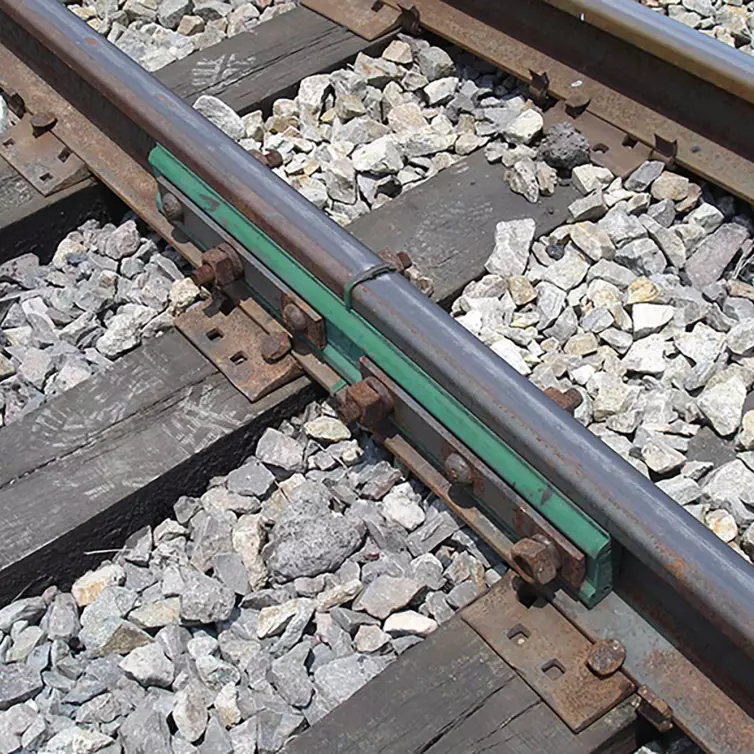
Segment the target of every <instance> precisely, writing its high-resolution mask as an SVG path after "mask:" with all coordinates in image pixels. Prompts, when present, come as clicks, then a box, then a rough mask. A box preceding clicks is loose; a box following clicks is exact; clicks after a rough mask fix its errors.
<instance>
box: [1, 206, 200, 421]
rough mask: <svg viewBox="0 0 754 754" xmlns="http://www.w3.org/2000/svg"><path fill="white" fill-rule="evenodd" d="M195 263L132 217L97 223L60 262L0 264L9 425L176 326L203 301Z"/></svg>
mask: <svg viewBox="0 0 754 754" xmlns="http://www.w3.org/2000/svg"><path fill="white" fill-rule="evenodd" d="M186 269H187V266H186V265H185V263H184V262H183V261H182V259H181V258H180V257H179V256H178V255H177V254H176V253H175V252H174V251H173V250H171V249H166V248H165V245H164V243H163V242H162V241H161V240H159V239H158V237H157V236H156V235H155V234H152V233H147V234H146V235H142V234H141V233H140V232H139V229H138V227H137V224H136V223H135V222H134V220H133V219H128V218H126V219H125V220H124V221H123V222H122V223H121V224H120V225H119V226H117V227H116V226H114V225H106V226H104V227H100V226H99V224H98V223H97V222H96V221H88V222H86V223H84V225H83V226H82V227H81V228H80V229H79V230H78V231H74V232H72V233H70V234H69V235H68V236H67V237H66V238H64V239H63V241H61V243H60V245H59V246H58V249H57V251H56V253H55V256H54V258H53V260H52V262H51V263H50V264H49V265H40V264H39V260H38V259H37V258H36V257H35V256H34V255H32V254H28V255H25V256H23V257H18V258H17V259H14V260H11V261H10V262H6V263H4V264H2V265H0V426H2V425H3V424H4V423H5V424H10V423H11V422H13V421H15V420H17V419H18V418H20V417H21V416H23V415H25V414H26V413H27V412H28V411H31V410H32V409H34V408H37V407H38V406H40V405H41V404H42V403H44V402H45V401H46V400H47V399H48V398H50V397H53V396H55V395H59V394H60V393H62V392H64V391H66V390H68V389H70V388H72V387H74V386H75V385H78V384H79V383H81V382H83V381H84V380H86V379H88V378H89V377H91V376H92V375H94V374H97V373H98V372H100V371H101V370H103V369H106V368H107V367H108V366H109V365H110V364H111V363H112V362H113V361H114V360H115V359H118V358H120V357H121V356H122V355H123V354H125V353H127V352H128V351H130V350H132V349H134V348H136V347H137V346H139V345H140V344H141V343H142V342H143V341H144V340H147V339H149V338H152V337H156V336H157V335H159V334H160V333H161V332H163V331H165V330H166V329H168V328H170V327H172V321H173V315H174V314H177V313H180V312H181V311H183V310H184V309H185V308H187V307H188V306H190V305H191V304H193V303H194V302H195V301H196V300H197V298H198V297H199V296H200V292H199V290H198V289H197V288H196V286H195V285H194V284H193V283H192V282H191V281H190V280H189V279H188V278H186V277H185V271H186Z"/></svg>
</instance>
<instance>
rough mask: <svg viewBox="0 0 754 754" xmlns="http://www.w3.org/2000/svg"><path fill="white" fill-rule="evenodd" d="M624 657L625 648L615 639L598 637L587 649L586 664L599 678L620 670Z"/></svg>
mask: <svg viewBox="0 0 754 754" xmlns="http://www.w3.org/2000/svg"><path fill="white" fill-rule="evenodd" d="M625 659H626V648H625V647H624V646H623V645H622V644H621V643H620V642H619V641H618V640H617V639H600V641H598V642H595V644H593V645H592V647H591V649H590V650H589V654H588V655H587V658H586V664H587V667H588V668H589V670H591V671H592V673H594V674H595V675H596V676H599V677H600V678H607V677H608V676H611V675H612V674H613V673H616V672H617V671H618V670H620V668H621V666H622V665H623V661H624V660H625Z"/></svg>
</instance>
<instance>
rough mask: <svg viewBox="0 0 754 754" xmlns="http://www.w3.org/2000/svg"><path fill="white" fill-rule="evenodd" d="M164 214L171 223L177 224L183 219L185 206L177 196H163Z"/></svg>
mask: <svg viewBox="0 0 754 754" xmlns="http://www.w3.org/2000/svg"><path fill="white" fill-rule="evenodd" d="M162 214H163V216H164V217H165V219H166V220H167V221H168V222H171V223H177V222H178V221H179V220H181V219H182V218H183V206H182V205H181V203H180V202H179V201H178V198H177V197H176V196H175V194H170V193H167V194H163V195H162Z"/></svg>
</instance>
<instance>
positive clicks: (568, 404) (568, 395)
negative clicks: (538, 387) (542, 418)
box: [545, 387, 584, 416]
mask: <svg viewBox="0 0 754 754" xmlns="http://www.w3.org/2000/svg"><path fill="white" fill-rule="evenodd" d="M545 395H546V396H547V397H548V398H549V399H550V400H551V401H555V403H557V404H558V406H560V408H562V409H563V411H566V412H568V413H569V414H570V415H571V416H573V413H574V411H575V410H576V409H577V408H578V407H579V406H580V405H581V403H582V401H583V400H584V399H583V397H582V396H581V393H580V392H579V391H578V390H576V388H573V387H572V388H571V389H570V390H558V388H556V387H548V388H547V389H546V390H545Z"/></svg>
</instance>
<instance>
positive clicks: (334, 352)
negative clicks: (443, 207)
mask: <svg viewBox="0 0 754 754" xmlns="http://www.w3.org/2000/svg"><path fill="white" fill-rule="evenodd" d="M149 159H150V163H151V165H152V167H153V169H154V170H155V172H156V173H157V174H159V175H162V176H164V178H165V179H166V180H168V181H170V182H171V183H172V184H173V185H174V186H176V188H178V189H179V190H180V191H182V192H183V193H184V194H185V195H186V196H188V197H190V198H191V200H192V201H193V202H194V203H195V204H196V205H197V207H199V208H200V209H201V210H202V211H203V212H204V213H206V214H207V215H208V216H209V217H211V218H212V219H213V220H214V221H215V222H217V223H218V224H219V225H220V226H221V227H223V228H224V229H225V230H226V231H227V232H228V233H229V234H230V235H231V236H233V238H235V239H236V240H237V241H238V242H239V243H240V244H241V245H242V246H243V247H244V248H245V249H246V250H247V251H248V252H249V253H250V254H251V255H253V256H254V257H255V258H256V259H257V260H258V261H259V262H261V263H262V264H264V265H265V266H266V267H267V268H268V269H269V270H270V271H271V272H272V273H274V274H275V275H277V276H278V277H279V278H280V279H281V280H283V281H285V283H286V284H287V285H289V286H290V287H291V288H292V289H293V290H294V291H296V293H297V294H298V295H299V296H301V297H302V298H303V299H304V300H305V301H306V302H307V303H308V304H309V305H310V306H311V307H312V308H313V309H315V310H316V311H317V312H319V314H320V315H321V316H322V317H324V319H325V321H326V322H327V339H328V345H327V347H326V348H325V349H324V350H323V351H322V352H321V356H322V357H323V359H324V360H325V361H326V362H327V363H328V364H329V365H330V366H331V367H332V368H333V369H335V371H337V372H338V373H339V374H340V375H341V376H342V377H343V378H344V379H346V380H348V381H349V382H355V381H357V380H359V379H361V375H360V372H359V367H358V359H359V357H360V356H361V355H362V354H365V355H367V356H368V357H369V358H370V359H372V361H374V362H375V363H376V364H377V365H378V366H379V367H380V368H381V369H382V370H383V371H384V372H386V373H387V374H388V375H389V376H390V377H391V378H392V379H393V380H395V382H396V383H398V384H399V385H400V386H401V387H402V388H403V389H404V390H405V391H406V392H407V393H409V394H410V395H411V396H412V397H413V398H414V399H415V400H416V401H417V402H419V403H420V404H421V405H422V406H423V407H424V408H425V410H427V411H429V413H431V414H432V415H433V416H434V417H435V418H436V419H437V420H438V421H439V422H440V423H441V424H443V425H444V426H445V427H446V428H447V429H448V430H449V431H451V432H452V433H453V434H454V435H455V436H456V437H457V438H458V439H459V440H460V441H461V442H463V443H464V444H465V445H466V446H467V447H468V448H469V449H470V450H472V451H473V452H474V453H476V454H477V455H478V456H479V457H480V458H481V459H483V460H484V462H485V463H487V464H488V465H489V466H490V467H491V468H492V469H493V470H494V471H495V472H496V473H498V474H499V475H500V476H501V478H503V479H505V481H506V482H508V484H510V485H511V486H512V487H513V488H514V489H515V490H516V491H517V492H518V494H520V495H521V496H522V497H523V498H524V499H525V500H527V501H528V502H529V503H530V504H531V505H532V506H533V507H535V508H536V509H537V510H538V511H539V512H540V513H541V514H542V515H543V516H545V518H547V519H548V520H549V521H550V523H552V524H553V525H554V526H555V527H556V528H557V529H558V530H559V531H560V532H562V533H563V534H564V535H565V536H567V537H568V538H569V539H570V540H571V541H572V542H573V543H574V545H575V546H576V547H578V548H579V549H580V550H581V551H582V552H583V553H584V554H585V556H586V558H587V575H586V580H585V582H584V584H583V585H582V588H581V590H580V592H579V597H580V598H581V600H582V601H583V602H584V603H585V604H587V605H588V606H591V605H594V604H596V603H597V602H598V601H599V600H600V599H602V597H604V596H605V595H606V594H607V593H608V592H609V591H610V590H611V588H612V568H613V564H612V561H611V539H610V536H609V535H608V534H607V532H605V530H604V529H602V527H600V526H598V525H597V524H596V523H595V522H594V521H592V520H591V519H590V518H589V517H588V516H587V515H586V514H585V513H584V512H583V511H582V510H581V509H580V508H579V507H578V506H577V505H574V504H573V503H572V502H571V501H570V500H568V498H566V497H565V496H563V495H562V494H561V493H560V492H559V491H558V490H556V489H555V488H553V487H552V486H551V485H550V484H549V483H548V482H547V480H546V479H545V478H544V477H543V476H542V475H541V474H540V473H539V472H538V471H536V470H535V469H534V468H532V467H531V466H530V465H529V464H528V463H527V462H526V461H524V460H523V459H522V458H521V457H520V456H519V455H518V454H517V453H516V452H515V451H514V450H513V449H512V448H510V447H508V446H507V445H506V444H505V443H503V442H502V441H501V440H500V438H498V437H497V436H496V435H495V434H494V433H493V432H492V431H491V430H490V429H489V428H488V427H486V426H485V425H484V424H482V423H481V422H480V421H479V420H478V419H477V418H476V417H475V416H474V415H473V414H472V413H471V412H469V411H468V410H467V409H466V408H465V407H464V406H463V405H461V403H459V402H458V400H457V399H456V398H454V397H453V396H452V395H450V393H448V392H447V391H446V390H445V389H444V388H442V387H441V386H440V385H438V384H437V383H436V382H435V381H434V380H433V379H432V378H431V377H430V376H429V375H428V374H426V373H425V372H424V371H423V370H422V369H421V368H420V367H418V366H417V365H416V364H415V363H414V362H413V361H411V360H410V359H409V358H408V357H407V356H406V355H405V354H403V353H402V352H401V351H400V350H399V349H398V348H396V347H395V346H394V345H393V344H392V343H391V342H390V341H389V340H388V339H387V338H385V337H384V336H383V335H382V334H381V333H380V332H379V331H378V330H377V329H376V328H374V327H373V326H372V325H371V324H369V323H368V322H367V321H366V320H365V319H364V318H363V317H362V316H360V315H359V314H358V313H356V312H355V311H353V310H349V309H347V308H346V306H345V305H344V303H343V301H342V300H341V299H340V298H339V297H338V296H336V295H335V294H334V293H333V292H332V291H331V290H330V289H329V288H327V287H326V286H325V285H324V284H323V283H321V282H320V281H319V280H317V279H316V278H315V277H314V276H313V275H312V274H311V273H309V272H308V271H307V270H306V269H304V267H303V266H301V265H300V264H299V263H298V262H297V261H296V260H295V259H293V257H292V256H290V255H289V254H288V253H287V252H286V251H285V250H284V249H282V248H281V247H280V246H278V245H277V244H276V243H275V242H273V241H272V240H271V239H270V238H269V237H268V236H266V235H265V234H264V233H263V232H262V231H260V230H259V228H257V227H256V226H255V225H254V224H253V223H252V222H251V221H250V220H248V219H247V218H246V217H244V216H243V215H242V214H241V213H240V212H238V211H237V210H236V209H235V208H234V207H232V206H231V205H230V204H229V203H227V202H226V201H225V200H224V199H222V197H220V195H219V194H217V193H216V192H215V191H214V190H212V189H211V188H210V187H209V186H207V184H206V183H204V181H202V180H201V179H199V178H198V177H197V176H195V175H194V174H193V173H192V172H191V171H190V170H189V169H188V168H186V167H185V166H184V165H183V164H182V163H181V162H180V161H179V160H177V159H176V158H175V157H173V155H172V154H171V153H170V152H168V151H167V150H166V149H164V148H163V147H161V146H156V147H155V148H154V149H153V150H152V152H151V154H150V157H149Z"/></svg>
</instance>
